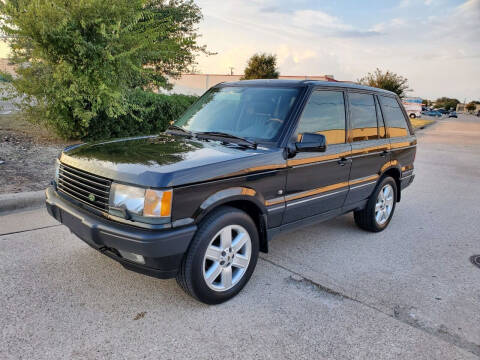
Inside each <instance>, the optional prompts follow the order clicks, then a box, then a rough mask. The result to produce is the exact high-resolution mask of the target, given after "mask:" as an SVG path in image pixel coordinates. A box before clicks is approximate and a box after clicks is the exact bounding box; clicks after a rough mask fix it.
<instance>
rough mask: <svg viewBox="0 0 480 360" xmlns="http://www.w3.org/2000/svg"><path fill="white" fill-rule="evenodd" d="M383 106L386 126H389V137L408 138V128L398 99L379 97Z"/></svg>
mask: <svg viewBox="0 0 480 360" xmlns="http://www.w3.org/2000/svg"><path fill="white" fill-rule="evenodd" d="M379 99H380V103H381V104H382V110H383V116H384V118H385V125H386V126H387V134H388V136H389V137H391V138H392V137H399V136H407V135H408V133H409V131H408V126H407V122H406V121H405V117H404V116H403V112H402V109H401V108H400V105H398V102H397V100H396V99H394V98H391V97H386V96H379Z"/></svg>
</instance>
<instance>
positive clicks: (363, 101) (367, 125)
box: [348, 93, 378, 141]
mask: <svg viewBox="0 0 480 360" xmlns="http://www.w3.org/2000/svg"><path fill="white" fill-rule="evenodd" d="M348 101H349V105H350V121H351V123H352V135H351V137H352V141H364V140H372V139H378V128H377V112H376V109H375V100H374V98H373V95H368V94H358V93H349V94H348Z"/></svg>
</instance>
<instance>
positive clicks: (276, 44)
mask: <svg viewBox="0 0 480 360" xmlns="http://www.w3.org/2000/svg"><path fill="white" fill-rule="evenodd" d="M195 2H196V3H197V4H198V5H199V6H200V8H201V9H202V13H203V20H202V22H201V23H200V26H199V33H200V34H201V35H202V37H201V38H200V43H202V44H205V45H207V48H208V49H209V50H210V51H212V52H216V53H217V55H213V56H205V55H200V56H199V58H198V65H197V68H198V70H199V71H200V72H202V73H205V74H207V73H215V74H227V73H230V67H234V73H235V74H243V70H244V68H245V65H246V63H247V60H248V58H249V57H250V56H251V55H253V54H254V53H256V52H267V53H272V54H276V55H277V59H278V68H279V70H280V73H281V75H325V74H327V75H334V76H335V78H336V79H337V80H349V81H356V80H358V79H359V78H361V77H362V76H364V75H366V74H367V73H368V72H373V71H374V70H375V69H376V68H377V67H378V68H380V69H382V70H390V71H393V72H395V73H397V74H399V75H402V76H404V77H406V78H408V80H409V85H410V88H411V89H413V91H412V92H410V93H409V94H408V95H409V96H419V97H422V98H424V99H436V98H438V97H441V96H448V97H455V98H458V99H459V100H460V101H464V99H466V100H467V101H471V100H480V0H368V1H365V0H356V1H353V0H352V1H342V0H339V1H331V0H222V1H220V0H196V1H195Z"/></svg>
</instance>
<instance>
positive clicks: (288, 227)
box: [267, 199, 368, 241]
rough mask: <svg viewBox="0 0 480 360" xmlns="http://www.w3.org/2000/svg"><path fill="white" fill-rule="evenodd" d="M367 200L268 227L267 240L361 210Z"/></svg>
mask: <svg viewBox="0 0 480 360" xmlns="http://www.w3.org/2000/svg"><path fill="white" fill-rule="evenodd" d="M367 201H368V199H366V200H362V201H359V202H356V203H354V204H348V206H345V207H341V208H338V209H334V210H330V211H327V212H324V213H322V214H318V215H314V216H310V217H308V218H305V219H301V220H297V221H293V222H291V223H288V224H283V225H281V226H278V227H274V228H271V229H267V240H268V241H270V240H271V239H273V238H274V237H275V236H277V235H279V234H281V233H284V232H290V231H293V230H296V229H298V228H301V227H306V226H309V225H313V224H316V223H321V222H323V221H327V220H330V219H333V218H335V217H337V216H339V215H343V214H346V213H348V212H350V211H356V210H361V209H363V208H364V207H365V206H366V205H367Z"/></svg>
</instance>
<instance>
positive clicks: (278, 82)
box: [217, 79, 395, 95]
mask: <svg viewBox="0 0 480 360" xmlns="http://www.w3.org/2000/svg"><path fill="white" fill-rule="evenodd" d="M229 85H230V86H268V87H302V86H309V85H310V86H324V87H332V88H345V89H359V90H368V91H375V92H380V93H385V94H390V95H395V93H394V92H391V91H388V90H384V89H379V88H374V87H371V86H365V85H358V84H352V83H347V82H340V81H339V82H331V81H320V80H287V79H268V80H267V79H266V80H263V79H262V80H242V81H232V82H223V83H220V84H218V85H217V86H229Z"/></svg>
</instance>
